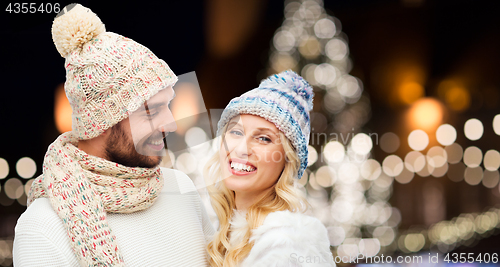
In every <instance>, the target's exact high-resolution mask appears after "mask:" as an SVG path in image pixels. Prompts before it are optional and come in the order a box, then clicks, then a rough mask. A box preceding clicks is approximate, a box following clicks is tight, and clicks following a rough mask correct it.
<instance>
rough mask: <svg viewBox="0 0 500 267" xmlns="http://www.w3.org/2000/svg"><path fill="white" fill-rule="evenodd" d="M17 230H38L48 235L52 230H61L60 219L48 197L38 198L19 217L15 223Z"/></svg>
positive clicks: (62, 228)
mask: <svg viewBox="0 0 500 267" xmlns="http://www.w3.org/2000/svg"><path fill="white" fill-rule="evenodd" d="M17 231H22V232H25V231H28V232H39V233H46V234H48V235H50V234H51V233H54V232H61V231H62V232H63V233H64V231H65V230H64V226H63V225H62V223H61V219H60V218H59V216H58V215H57V213H56V212H55V211H54V209H53V208H52V206H51V204H50V200H49V199H48V198H38V199H35V201H33V203H31V205H30V206H29V207H28V208H27V209H26V211H24V213H23V214H21V216H20V217H19V219H18V220H17V224H16V232H17Z"/></svg>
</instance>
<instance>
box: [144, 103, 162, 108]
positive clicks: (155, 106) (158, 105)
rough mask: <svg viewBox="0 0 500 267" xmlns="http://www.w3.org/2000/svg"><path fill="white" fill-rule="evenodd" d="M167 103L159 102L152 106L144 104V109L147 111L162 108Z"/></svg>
mask: <svg viewBox="0 0 500 267" xmlns="http://www.w3.org/2000/svg"><path fill="white" fill-rule="evenodd" d="M167 104H168V103H165V102H160V103H153V104H149V103H147V102H146V103H145V105H144V106H145V107H146V108H147V109H155V108H158V107H163V106H165V105H167Z"/></svg>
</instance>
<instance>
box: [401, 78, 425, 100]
mask: <svg viewBox="0 0 500 267" xmlns="http://www.w3.org/2000/svg"><path fill="white" fill-rule="evenodd" d="M424 93H425V91H424V87H423V86H422V85H421V84H419V83H417V82H405V83H403V84H401V86H399V89H398V95H399V98H400V99H401V101H402V102H403V103H405V104H407V105H410V104H413V103H414V102H415V101H417V100H418V99H420V98H421V97H423V96H424Z"/></svg>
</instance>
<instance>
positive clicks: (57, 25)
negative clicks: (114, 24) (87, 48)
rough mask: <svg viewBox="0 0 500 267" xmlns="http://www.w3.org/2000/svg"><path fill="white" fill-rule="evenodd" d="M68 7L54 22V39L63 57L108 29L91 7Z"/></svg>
mask: <svg viewBox="0 0 500 267" xmlns="http://www.w3.org/2000/svg"><path fill="white" fill-rule="evenodd" d="M67 7H69V6H67ZM67 7H65V8H64V9H63V11H61V12H65V13H63V14H60V15H58V16H57V17H56V18H55V19H54V22H53V23H52V40H53V41H54V44H55V45H56V48H57V51H58V52H59V54H61V56H62V57H66V56H67V55H68V54H70V53H71V52H73V51H74V50H75V49H77V48H81V47H82V46H83V45H84V44H85V43H86V42H88V41H89V40H91V39H92V38H94V37H95V36H97V35H99V34H101V33H103V32H105V31H106V28H105V27H104V24H103V23H102V22H101V20H100V19H99V17H98V16H97V15H96V14H95V13H93V12H92V11H91V10H90V9H88V8H86V7H84V6H82V5H80V4H77V5H75V6H74V7H73V8H71V9H70V10H69V11H67Z"/></svg>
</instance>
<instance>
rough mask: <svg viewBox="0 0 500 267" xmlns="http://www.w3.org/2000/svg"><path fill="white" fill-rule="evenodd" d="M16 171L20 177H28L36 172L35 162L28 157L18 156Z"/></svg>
mask: <svg viewBox="0 0 500 267" xmlns="http://www.w3.org/2000/svg"><path fill="white" fill-rule="evenodd" d="M16 171H17V174H18V175H19V176H21V177H22V178H24V179H29V178H31V177H33V175H35V173H36V163H35V161H34V160H33V159H31V158H28V157H24V158H20V159H19V160H18V161H17V163H16Z"/></svg>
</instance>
